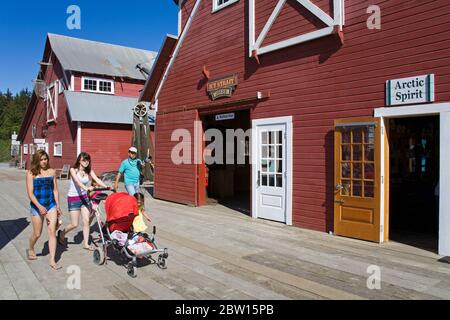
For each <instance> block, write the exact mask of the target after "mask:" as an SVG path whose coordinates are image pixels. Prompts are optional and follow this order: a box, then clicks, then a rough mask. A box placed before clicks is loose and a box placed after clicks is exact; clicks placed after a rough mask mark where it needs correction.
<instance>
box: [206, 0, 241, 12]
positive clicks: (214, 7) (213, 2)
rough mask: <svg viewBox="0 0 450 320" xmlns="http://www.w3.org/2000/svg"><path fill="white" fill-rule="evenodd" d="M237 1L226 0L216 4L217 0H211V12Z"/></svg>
mask: <svg viewBox="0 0 450 320" xmlns="http://www.w3.org/2000/svg"><path fill="white" fill-rule="evenodd" d="M238 1H239V0H228V2H225V3H222V4H218V2H219V0H212V13H214V12H217V11H219V10H222V9H223V8H225V7H228V6H230V5H232V4H233V3H236V2H238Z"/></svg>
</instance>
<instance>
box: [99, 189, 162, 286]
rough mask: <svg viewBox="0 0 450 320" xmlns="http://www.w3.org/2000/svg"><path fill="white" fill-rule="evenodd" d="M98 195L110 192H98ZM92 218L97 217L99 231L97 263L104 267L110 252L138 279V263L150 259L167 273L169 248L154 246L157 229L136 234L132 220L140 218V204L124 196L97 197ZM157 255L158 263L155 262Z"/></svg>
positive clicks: (122, 194)
mask: <svg viewBox="0 0 450 320" xmlns="http://www.w3.org/2000/svg"><path fill="white" fill-rule="evenodd" d="M95 190H96V191H105V190H110V189H106V188H96V189H95ZM92 200H93V209H92V211H93V214H94V215H95V217H96V219H97V223H98V228H99V230H100V239H101V241H102V246H101V247H99V248H96V249H95V250H94V263H95V264H97V265H103V264H104V263H105V262H106V258H107V257H108V249H109V248H112V249H113V250H115V251H116V252H118V253H120V254H123V255H124V256H125V257H126V258H127V259H128V260H131V261H129V262H128V263H127V265H126V267H127V273H128V275H129V276H131V277H133V278H135V277H136V275H137V259H138V258H139V259H147V260H148V261H150V263H152V262H153V263H156V264H157V265H158V267H160V268H161V269H166V268H167V265H166V259H167V258H168V256H169V254H168V251H167V248H164V249H158V247H157V245H156V243H155V234H156V227H153V233H152V234H150V235H148V234H146V233H135V232H133V220H134V218H135V217H136V216H137V215H138V207H137V201H136V199H135V198H134V197H132V196H130V195H128V193H125V192H117V193H116V192H114V193H112V194H110V195H108V194H106V193H99V194H96V195H95V196H94V197H93V198H92ZM101 201H105V206H104V207H105V211H106V222H105V223H103V220H102V216H101V209H100V208H101V207H100V203H101ZM153 254H159V255H158V261H155V260H154V259H153V258H152V255H153Z"/></svg>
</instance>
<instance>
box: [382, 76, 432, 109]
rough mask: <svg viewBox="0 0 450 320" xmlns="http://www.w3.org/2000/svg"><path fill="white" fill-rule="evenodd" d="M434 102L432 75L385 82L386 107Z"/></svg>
mask: <svg viewBox="0 0 450 320" xmlns="http://www.w3.org/2000/svg"><path fill="white" fill-rule="evenodd" d="M433 101H434V74H428V75H424V76H416V77H410V78H403V79H394V80H388V81H386V105H388V106H394V105H399V104H414V103H423V102H433Z"/></svg>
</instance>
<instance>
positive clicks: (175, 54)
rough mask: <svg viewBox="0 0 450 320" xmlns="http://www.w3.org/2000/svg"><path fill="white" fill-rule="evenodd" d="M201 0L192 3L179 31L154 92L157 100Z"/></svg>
mask: <svg viewBox="0 0 450 320" xmlns="http://www.w3.org/2000/svg"><path fill="white" fill-rule="evenodd" d="M201 2H202V0H197V2H196V3H195V5H194V8H193V9H192V12H191V15H190V17H189V19H188V21H187V22H186V25H185V27H184V29H183V30H182V32H181V35H180V37H179V40H178V43H177V45H176V47H175V50H174V52H173V54H172V57H171V58H170V61H169V64H168V65H167V68H166V70H165V71H164V75H163V77H162V79H161V81H160V83H159V85H158V89H157V90H156V94H155V98H154V99H155V100H158V97H159V94H160V93H161V90H162V87H163V86H164V83H165V82H166V80H167V77H168V75H169V72H170V70H171V69H172V66H173V63H174V61H175V59H176V58H177V56H178V53H179V51H180V48H181V45H182V44H183V42H184V39H185V38H186V34H187V33H188V31H189V28H190V27H191V24H192V21H193V20H194V17H195V15H196V13H197V11H198V8H199V7H200V3H201Z"/></svg>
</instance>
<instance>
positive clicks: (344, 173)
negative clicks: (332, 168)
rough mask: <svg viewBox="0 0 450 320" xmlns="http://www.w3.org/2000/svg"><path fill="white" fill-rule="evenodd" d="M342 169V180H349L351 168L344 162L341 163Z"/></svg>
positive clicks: (348, 163)
mask: <svg viewBox="0 0 450 320" xmlns="http://www.w3.org/2000/svg"><path fill="white" fill-rule="evenodd" d="M341 168H342V169H341V170H342V178H348V179H350V178H351V176H350V168H351V165H350V162H344V163H342V167H341Z"/></svg>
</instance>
